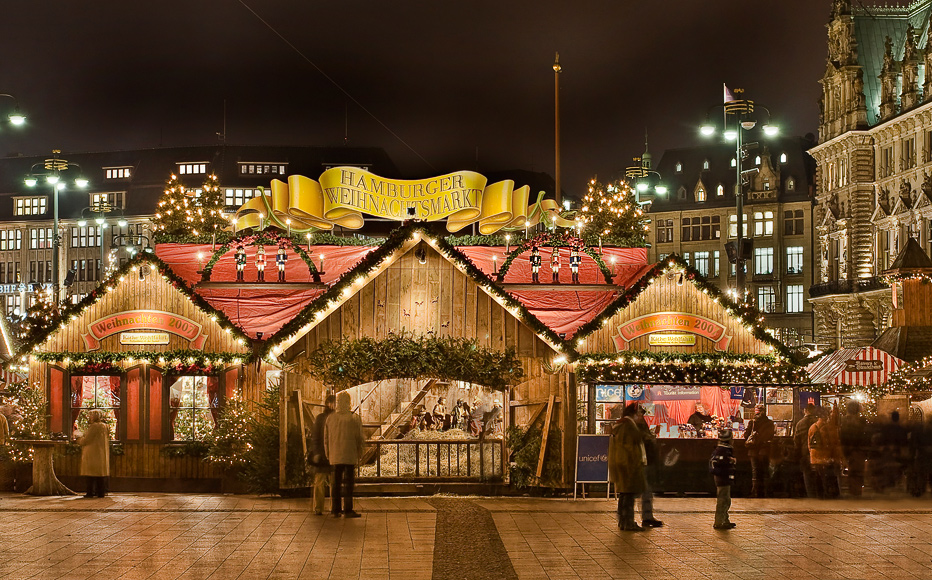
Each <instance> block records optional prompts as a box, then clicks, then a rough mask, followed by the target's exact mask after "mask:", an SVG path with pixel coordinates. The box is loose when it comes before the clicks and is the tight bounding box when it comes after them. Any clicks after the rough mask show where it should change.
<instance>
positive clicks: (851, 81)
mask: <svg viewBox="0 0 932 580" xmlns="http://www.w3.org/2000/svg"><path fill="white" fill-rule="evenodd" d="M827 28H828V58H827V60H826V67H825V73H824V74H823V75H822V80H821V81H820V82H821V83H822V99H821V108H822V115H821V118H820V128H819V137H820V139H819V140H820V141H822V142H825V141H828V140H829V139H832V138H833V137H837V136H838V135H840V134H842V133H844V132H845V131H852V130H857V129H864V128H866V127H867V108H866V106H865V100H864V72H863V71H862V70H861V67H860V66H859V65H858V43H857V40H856V39H855V35H854V17H853V16H852V14H851V2H850V0H835V2H834V4H833V5H832V19H831V21H830V22H829V23H828V26H827Z"/></svg>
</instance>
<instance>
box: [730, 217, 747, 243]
mask: <svg viewBox="0 0 932 580" xmlns="http://www.w3.org/2000/svg"><path fill="white" fill-rule="evenodd" d="M743 215H744V217H743V218H742V219H743V222H744V223H742V224H741V225H742V228H741V229H742V230H744V236H743V237H745V238H746V237H748V215H747V214H743ZM728 237H729V238H737V237H738V216H736V215H732V216H728Z"/></svg>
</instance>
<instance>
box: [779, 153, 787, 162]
mask: <svg viewBox="0 0 932 580" xmlns="http://www.w3.org/2000/svg"><path fill="white" fill-rule="evenodd" d="M780 163H786V153H781V154H780Z"/></svg>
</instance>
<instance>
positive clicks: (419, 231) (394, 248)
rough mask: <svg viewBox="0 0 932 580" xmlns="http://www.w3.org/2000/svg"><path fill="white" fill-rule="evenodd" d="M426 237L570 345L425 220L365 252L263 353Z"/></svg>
mask: <svg viewBox="0 0 932 580" xmlns="http://www.w3.org/2000/svg"><path fill="white" fill-rule="evenodd" d="M420 239H423V240H424V241H425V242H427V243H428V244H429V245H430V246H431V247H432V248H433V249H435V250H436V251H437V252H439V253H440V254H441V255H443V256H444V257H446V258H447V259H449V260H450V261H452V262H453V263H454V264H456V265H457V266H459V267H460V268H462V269H463V270H465V271H466V273H467V275H468V276H469V277H471V278H472V279H473V280H474V281H475V282H476V283H477V284H479V286H480V287H482V288H483V289H484V290H485V291H486V292H487V293H489V294H490V295H491V297H492V299H493V300H495V301H496V302H498V303H499V304H500V305H501V306H502V307H503V308H504V309H505V310H507V311H509V312H510V313H511V314H512V315H513V316H515V317H517V318H518V319H519V320H521V321H522V322H523V323H524V324H526V325H527V326H528V327H530V328H531V330H533V331H534V332H535V333H536V334H537V335H538V336H539V337H541V338H542V339H543V340H544V341H546V342H548V343H549V344H550V346H551V347H553V348H554V349H556V350H558V351H562V350H565V349H566V348H567V346H566V344H565V341H564V340H563V339H561V338H560V337H559V336H557V334H556V333H555V332H554V331H553V330H552V329H550V328H549V327H547V326H546V325H544V324H543V323H542V322H541V321H540V320H539V319H538V318H537V317H536V316H534V315H533V314H531V313H530V312H529V311H528V310H527V308H526V307H525V306H524V304H522V303H521V302H520V301H518V300H517V299H515V298H514V297H513V296H511V295H510V294H508V293H507V292H505V291H504V290H502V289H501V287H499V286H498V285H497V284H496V283H495V282H494V281H493V280H492V279H491V278H490V277H489V276H487V275H486V274H485V272H483V271H482V270H480V269H479V268H478V267H476V265H475V264H473V263H472V261H470V260H469V258H467V257H466V256H465V255H463V254H462V253H461V252H460V251H459V250H457V249H456V248H454V247H453V246H451V245H450V244H448V243H447V242H446V240H445V239H444V238H443V236H442V235H440V234H439V233H438V232H436V231H434V230H433V229H431V228H429V227H428V226H426V225H425V224H424V223H420V222H413V223H411V224H408V225H405V226H402V227H400V228H397V229H395V230H394V231H392V233H391V234H390V235H389V237H388V239H387V240H386V241H385V243H384V244H382V245H381V246H379V247H378V248H377V249H375V250H373V251H372V252H369V253H368V254H366V255H365V256H363V257H362V258H361V259H360V260H359V261H358V262H357V263H356V265H355V266H353V267H352V268H350V269H349V270H348V271H347V272H346V273H345V274H343V276H341V277H340V279H339V280H338V281H337V282H336V283H335V284H334V285H333V286H331V287H330V289H328V290H327V291H326V292H324V293H323V294H322V295H320V296H319V297H317V299H315V300H314V301H313V302H311V303H310V304H308V305H307V306H306V307H305V308H304V309H303V310H302V311H301V312H300V313H298V315H297V316H295V317H294V318H293V319H292V320H290V321H289V322H287V323H286V324H285V326H283V327H282V328H281V329H280V330H279V331H278V332H276V333H275V334H274V335H273V336H271V337H269V340H268V342H267V343H266V344H265V345H264V351H263V353H262V354H263V356H265V355H266V354H271V355H272V356H277V355H278V351H279V348H280V345H281V344H282V343H284V342H286V341H288V340H290V339H292V338H294V337H295V336H297V335H298V334H301V333H303V332H306V331H307V329H308V328H310V326H311V325H312V324H314V323H315V322H319V321H320V320H323V319H324V317H326V316H327V315H329V314H331V313H332V312H334V311H335V310H336V309H337V308H339V307H340V305H342V304H343V302H344V301H345V300H346V299H347V298H349V297H350V296H352V295H353V293H354V292H355V291H356V290H358V289H359V288H361V287H362V286H363V285H364V284H365V283H366V281H368V280H369V279H370V278H371V277H373V276H376V275H378V274H380V273H381V272H382V271H383V270H384V269H385V268H387V267H388V265H389V263H390V262H391V261H392V259H393V258H394V257H395V255H396V253H397V252H398V251H399V250H401V248H402V246H404V244H405V243H407V242H408V241H409V240H420Z"/></svg>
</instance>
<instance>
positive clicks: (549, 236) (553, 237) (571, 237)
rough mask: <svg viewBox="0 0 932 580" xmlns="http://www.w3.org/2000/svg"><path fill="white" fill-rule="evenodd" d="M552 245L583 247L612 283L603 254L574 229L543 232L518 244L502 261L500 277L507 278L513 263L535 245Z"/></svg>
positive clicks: (606, 279) (607, 282)
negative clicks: (587, 243) (559, 231)
mask: <svg viewBox="0 0 932 580" xmlns="http://www.w3.org/2000/svg"><path fill="white" fill-rule="evenodd" d="M535 246H537V247H551V248H566V247H576V248H579V249H581V250H582V251H583V252H585V254H586V255H587V256H589V257H590V258H592V259H593V260H594V261H595V263H596V265H597V266H598V267H599V270H600V271H601V272H602V276H603V277H604V278H605V283H606V284H611V283H612V277H613V276H612V271H611V270H609V269H608V266H606V265H605V262H604V261H603V260H602V256H601V255H600V254H599V253H598V252H596V251H595V250H593V249H592V247H590V246H588V245H586V242H585V241H584V240H583V239H582V238H579V237H577V236H576V235H575V234H573V232H572V231H565V232H562V233H559V234H557V233H553V232H541V233H539V234H537V235H536V236H534V237H533V238H529V239H527V240H524V242H522V243H521V244H520V245H518V246H517V247H516V248H515V249H514V250H512V251H511V252H510V253H509V254H508V257H507V258H505V261H504V262H502V266H501V268H499V269H498V277H499V279H500V280H504V279H505V274H507V273H508V270H509V269H510V268H511V263H512V262H513V261H514V260H515V258H517V257H518V256H520V255H521V254H523V253H524V252H526V251H528V250H530V249H532V248H533V247H535Z"/></svg>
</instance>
